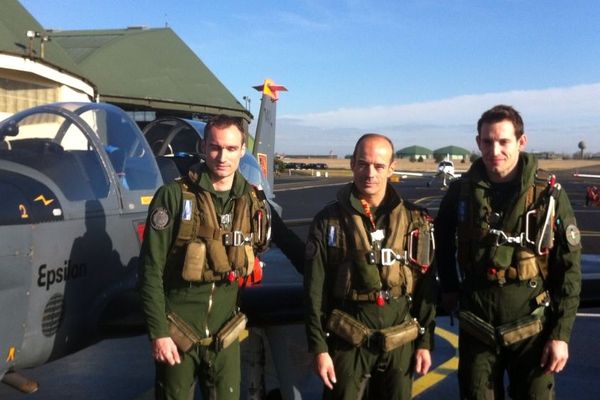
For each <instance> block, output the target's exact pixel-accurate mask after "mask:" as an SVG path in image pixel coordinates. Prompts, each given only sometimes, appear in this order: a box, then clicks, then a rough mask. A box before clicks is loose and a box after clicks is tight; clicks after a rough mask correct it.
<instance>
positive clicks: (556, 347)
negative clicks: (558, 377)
mask: <svg viewBox="0 0 600 400" xmlns="http://www.w3.org/2000/svg"><path fill="white" fill-rule="evenodd" d="M568 359H569V345H568V344H567V342H564V341H562V340H548V341H547V342H546V344H545V345H544V349H543V350H542V359H541V360H540V367H542V368H544V373H545V374H553V373H559V372H560V371H562V370H563V369H564V368H565V365H566V364H567V360H568Z"/></svg>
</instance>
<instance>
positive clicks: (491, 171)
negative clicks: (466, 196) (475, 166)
mask: <svg viewBox="0 0 600 400" xmlns="http://www.w3.org/2000/svg"><path fill="white" fill-rule="evenodd" d="M476 139H477V145H478V146H479V150H480V151H481V157H482V159H483V164H484V165H485V169H486V171H487V174H488V177H489V178H490V180H491V181H492V182H506V181H509V180H512V179H513V178H514V174H515V173H516V171H517V164H518V162H519V153H520V152H521V151H522V150H523V149H525V145H526V144H527V136H526V135H525V134H523V136H521V137H520V138H519V139H517V137H516V136H515V127H514V125H513V124H512V122H510V121H507V120H504V121H500V122H496V123H493V124H487V123H484V124H483V125H482V126H481V133H480V134H479V135H478V136H477V138H476Z"/></svg>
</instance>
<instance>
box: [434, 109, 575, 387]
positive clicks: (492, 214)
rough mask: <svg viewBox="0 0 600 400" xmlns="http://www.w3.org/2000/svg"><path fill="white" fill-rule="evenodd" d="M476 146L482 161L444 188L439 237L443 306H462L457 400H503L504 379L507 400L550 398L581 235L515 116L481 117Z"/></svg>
mask: <svg viewBox="0 0 600 400" xmlns="http://www.w3.org/2000/svg"><path fill="white" fill-rule="evenodd" d="M476 140H477V145H478V146H479V149H480V150H481V158H480V159H478V160H476V161H475V162H474V163H473V165H472V166H471V168H470V169H469V171H468V172H467V173H466V174H465V175H463V176H462V177H461V178H460V179H458V180H456V181H454V182H452V184H451V185H450V188H449V189H448V193H447V194H446V196H445V197H444V199H443V200H442V203H441V205H440V209H439V212H438V215H437V218H436V231H435V233H436V239H437V240H436V244H437V248H436V260H437V266H438V274H439V278H440V283H441V288H442V302H443V304H444V306H445V308H446V309H447V310H448V311H451V310H454V309H455V307H456V306H457V303H458V300H460V302H459V303H460V311H459V319H460V334H459V359H460V361H459V367H458V379H459V385H460V392H461V398H462V399H504V398H505V393H504V391H505V389H504V382H503V378H504V373H505V372H507V373H508V378H509V381H510V384H509V387H508V392H509V395H510V397H511V398H512V399H533V398H535V399H551V398H554V396H555V394H554V393H555V392H554V376H553V374H555V373H559V372H560V371H562V369H563V368H564V367H565V364H566V362H567V359H568V355H569V353H568V344H567V343H568V341H569V336H570V334H571V329H572V326H573V322H574V321H575V314H576V312H577V307H578V304H579V293H580V287H581V269H580V253H581V244H580V235H579V230H578V229H577V225H576V221H575V217H574V214H573V210H572V208H571V204H570V202H569V199H568V197H567V194H566V193H565V191H564V190H562V188H561V186H560V184H559V183H558V182H556V178H555V176H554V175H552V174H549V173H548V172H545V171H543V170H540V169H538V166H537V160H536V159H535V158H534V157H533V156H532V155H530V154H527V153H525V152H523V150H524V148H525V145H526V143H527V136H526V135H525V133H524V129H523V120H522V119H521V116H520V115H519V113H518V112H517V111H516V110H515V109H514V108H512V107H510V106H505V105H498V106H495V107H493V108H491V109H490V110H488V111H486V112H484V113H483V114H482V116H481V118H480V119H479V122H478V124H477V137H476ZM455 237H456V238H457V241H455V240H454V238H455ZM455 254H456V257H455ZM455 260H456V261H457V262H458V266H459V267H460V268H459V269H458V270H457V268H456V265H455ZM459 293H460V294H459Z"/></svg>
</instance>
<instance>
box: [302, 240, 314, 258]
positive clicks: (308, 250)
mask: <svg viewBox="0 0 600 400" xmlns="http://www.w3.org/2000/svg"><path fill="white" fill-rule="evenodd" d="M316 255H317V245H316V244H315V242H314V241H313V240H309V241H308V243H306V247H304V258H306V259H307V260H312V259H313V258H315V256H316Z"/></svg>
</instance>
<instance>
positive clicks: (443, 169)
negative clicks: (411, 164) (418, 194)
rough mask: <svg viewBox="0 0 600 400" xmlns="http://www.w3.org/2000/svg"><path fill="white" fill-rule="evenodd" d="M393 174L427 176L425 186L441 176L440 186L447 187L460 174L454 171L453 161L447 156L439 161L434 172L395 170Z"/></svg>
mask: <svg viewBox="0 0 600 400" xmlns="http://www.w3.org/2000/svg"><path fill="white" fill-rule="evenodd" d="M394 174H396V175H400V176H428V177H431V180H430V181H429V182H427V186H431V184H432V183H433V182H434V181H435V180H436V179H437V178H439V177H441V178H442V187H443V188H446V187H448V184H449V183H450V182H452V181H453V180H454V179H456V178H458V177H460V176H461V174H460V173H456V171H455V170H454V163H453V162H452V161H450V158H449V157H446V158H445V159H444V160H442V161H440V163H439V164H438V166H437V170H436V171H435V172H410V171H395V172H394Z"/></svg>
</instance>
